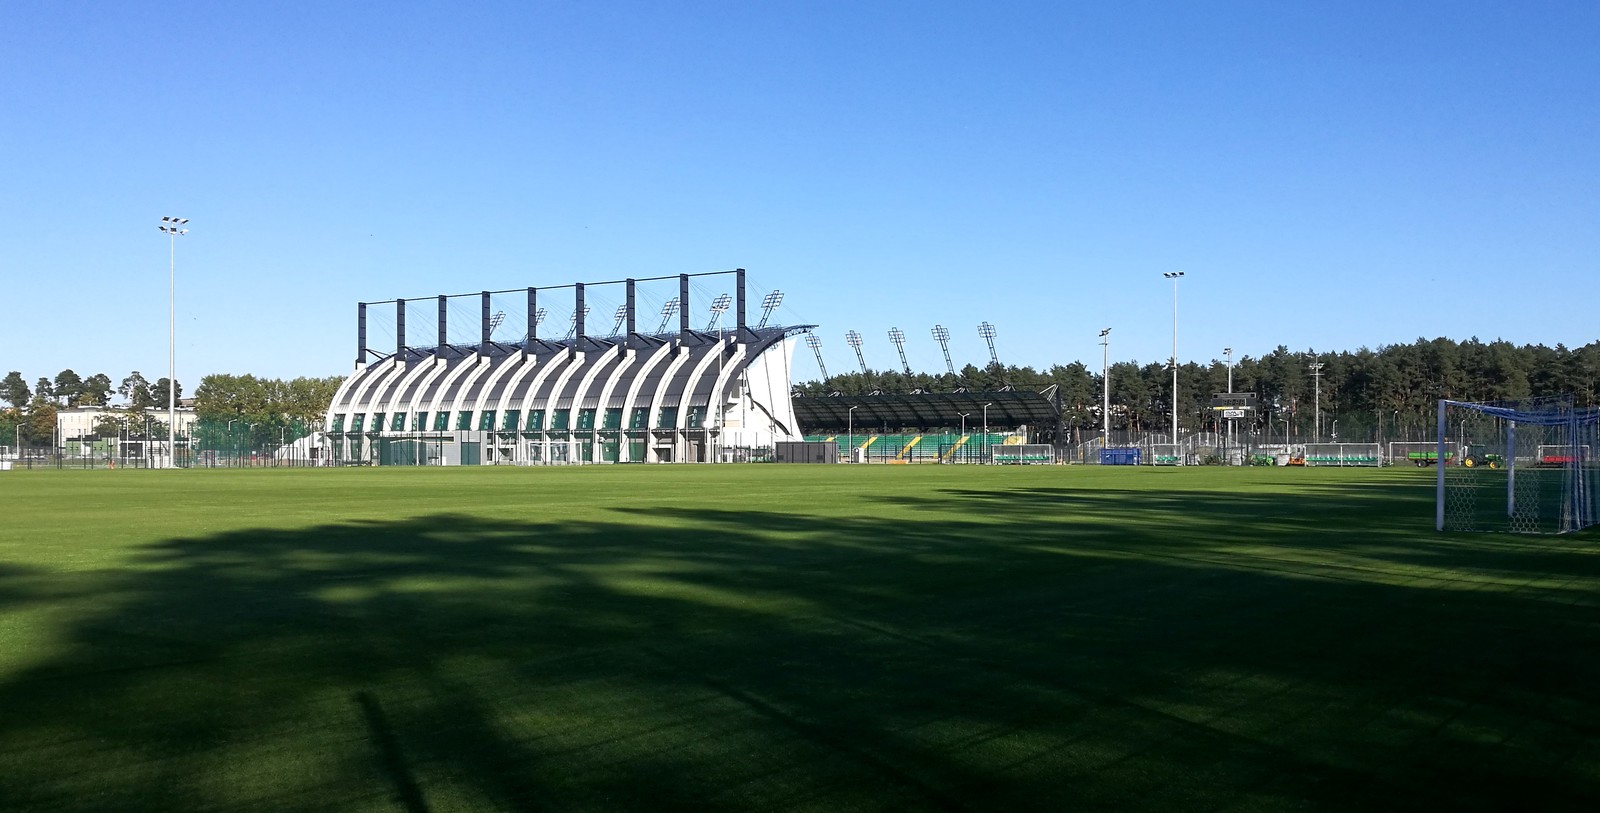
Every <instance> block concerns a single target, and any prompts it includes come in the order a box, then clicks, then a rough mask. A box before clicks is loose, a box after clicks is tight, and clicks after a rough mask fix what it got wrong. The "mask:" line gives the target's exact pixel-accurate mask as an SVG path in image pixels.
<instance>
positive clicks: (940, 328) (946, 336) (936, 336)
mask: <svg viewBox="0 0 1600 813" xmlns="http://www.w3.org/2000/svg"><path fill="white" fill-rule="evenodd" d="M933 340H934V341H936V342H938V343H939V349H940V350H942V351H944V369H945V372H947V373H949V374H951V375H955V374H956V365H955V364H954V363H953V362H951V361H950V331H949V330H948V329H947V328H945V326H944V325H934V326H933Z"/></svg>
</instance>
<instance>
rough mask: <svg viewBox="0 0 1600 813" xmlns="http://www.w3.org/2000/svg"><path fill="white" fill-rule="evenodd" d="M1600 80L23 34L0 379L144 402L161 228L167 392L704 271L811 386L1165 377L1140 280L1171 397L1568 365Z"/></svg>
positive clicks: (652, 7)
mask: <svg viewBox="0 0 1600 813" xmlns="http://www.w3.org/2000/svg"><path fill="white" fill-rule="evenodd" d="M1597 41H1600V4H1595V3H1587V2H1569V3H1516V4H1486V3H1469V2H1449V3H1404V4H1396V3H1359V2H1339V3H1331V2H1330V3H1282V2H1260V3H1206V4H1177V3H1172V4H1135V3H1076V4H1075V3H1061V2H1055V3H1036V4H1034V3H1028V4H995V3H935V2H906V3H889V2H880V3H822V2H815V3H777V2H772V3H735V2H728V3H687V2H686V3H594V2H586V3H526V2H522V3H504V4H501V3H491V2H484V3H478V4H470V5H456V4H437V5H432V4H402V3H385V4H376V3H374V4H361V3H350V4H326V3H317V4H310V3H307V4H291V3H271V4H247V3H239V4H234V3H228V4H224V3H213V4H198V5H197V6H195V7H175V6H172V5H170V4H136V3H125V2H124V3H60V4H55V3H52V4H23V5H20V6H14V7H12V8H10V9H8V11H7V20H6V23H5V24H4V25H3V26H0V72H3V75H4V76H5V77H6V81H5V82H3V83H0V111H4V112H3V113H0V154H3V155H4V156H5V158H4V161H3V163H0V214H3V215H4V217H5V221H6V222H7V223H9V224H10V225H11V229H10V239H8V240H5V241H3V242H0V290H3V293H0V301H3V302H5V303H6V304H5V306H4V307H3V308H0V310H3V312H4V313H3V315H0V340H3V347H4V348H5V356H4V358H3V359H0V367H4V369H7V370H9V369H20V370H22V371H23V372H24V373H25V374H26V375H27V376H28V377H29V380H30V381H31V380H32V379H34V378H37V377H38V376H41V375H53V374H54V373H55V372H56V371H58V370H60V369H62V368H63V367H72V368H74V369H75V370H77V371H78V372H79V373H80V374H84V375H87V374H89V373H93V372H106V373H108V374H110V375H111V376H112V377H113V378H120V377H121V376H122V375H124V374H126V373H127V372H128V371H129V370H132V369H139V370H141V371H143V372H145V373H146V375H147V376H148V377H150V378H151V379H152V380H153V379H155V378H156V377H158V376H159V375H164V374H165V371H166V354H167V272H168V267H167V266H168V245H167V242H166V240H165V239H164V238H163V237H161V235H160V234H159V233H158V232H157V231H156V228H155V226H156V223H157V221H158V220H159V218H160V216H161V215H165V214H173V215H182V216H185V217H189V218H191V219H192V221H193V222H192V223H191V228H192V232H191V233H190V234H189V235H188V236H187V237H185V238H183V239H182V240H181V242H180V244H179V246H178V254H177V269H178V272H177V273H178V279H179V283H178V311H179V314H178V369H179V379H180V380H181V381H183V382H184V383H185V385H186V387H187V388H188V389H192V388H193V386H194V384H195V383H197V382H198V379H199V377H200V376H201V375H204V374H207V373H220V372H228V373H255V374H257V375H264V376H273V377H292V376H296V375H337V374H344V373H347V372H348V371H349V370H350V368H351V363H352V360H353V356H354V350H353V347H354V343H355V324H354V311H355V303H356V302H358V301H363V300H366V301H373V300H383V299H391V298H394V297H396V296H402V297H422V296H430V295H435V294H440V293H461V292H468V291H477V290H484V289H496V290H497V289H508V288H517V287H522V286H527V285H558V284H564V283H568V282H572V281H582V280H609V279H618V278H621V277H628V276H637V277H643V276H654V275H663V274H677V273H685V272H704V271H716V270H722V269H728V268H733V267H736V266H738V267H744V268H746V269H749V273H750V280H751V283H752V285H753V286H754V288H755V289H756V291H757V292H758V293H759V292H761V291H765V290H770V289H773V288H779V289H782V290H783V291H784V292H785V294H786V298H785V302H784V306H783V308H782V309H781V310H780V311H779V312H778V314H777V315H776V316H775V320H777V321H782V322H785V323H806V324H817V325H820V336H821V338H822V341H823V345H824V350H825V353H826V356H827V359H828V364H829V367H830V369H832V370H833V371H835V372H838V371H843V370H846V369H849V368H850V367H851V366H853V364H854V358H853V356H852V355H850V351H849V348H848V347H846V345H845V343H844V339H843V335H844V333H845V331H846V330H850V329H855V330H858V331H860V332H861V333H862V334H863V335H864V336H865V337H866V346H865V348H864V349H865V352H866V355H867V361H868V363H869V364H870V365H871V366H873V367H875V368H889V367H892V366H897V361H896V359H895V356H894V351H893V348H892V346H891V345H890V344H889V342H888V341H887V339H886V338H885V332H886V331H887V330H888V329H889V328H891V327H900V328H902V329H903V330H904V331H905V332H906V334H907V335H908V336H909V337H910V343H909V344H908V346H907V354H908V355H909V356H910V359H911V363H912V365H913V366H914V367H917V368H921V369H930V370H931V369H937V368H939V367H941V366H942V360H941V358H940V356H939V351H938V347H937V345H935V344H934V343H933V342H932V340H931V339H930V338H929V337H928V331H929V328H931V327H932V326H933V325H934V324H935V323H942V324H944V325H946V326H948V327H949V328H950V330H951V333H952V336H953V338H952V342H951V345H952V346H951V351H952V354H953V355H954V356H955V357H956V363H957V364H958V365H959V364H961V363H964V362H968V361H971V362H976V363H982V362H983V361H984V360H986V358H987V350H986V349H985V348H984V347H983V345H982V343H981V340H980V339H979V338H978V336H977V332H976V325H977V324H978V323H979V322H980V321H984V320H987V321H989V322H992V323H993V324H994V325H995V327H996V329H997V330H998V332H999V338H998V340H997V343H998V346H999V353H1000V356H1001V359H1002V360H1003V361H1006V362H1008V363H1016V364H1031V365H1036V366H1040V365H1048V364H1051V363H1057V362H1062V363H1065V362H1071V361H1074V360H1081V361H1084V362H1085V363H1088V364H1089V365H1090V366H1091V367H1098V365H1099V359H1100V347H1099V345H1098V339H1097V338H1096V334H1097V333H1098V331H1099V329H1100V328H1102V327H1106V326H1110V327H1112V328H1113V332H1112V345H1111V355H1112V357H1113V359H1121V360H1129V359H1136V360H1139V361H1141V362H1148V361H1159V360H1162V359H1165V358H1166V357H1167V356H1168V355H1169V354H1170V352H1171V350H1170V347H1171V341H1172V289H1171V286H1170V284H1168V283H1167V282H1166V281H1165V280H1163V279H1162V277H1161V274H1162V272H1164V271H1183V272H1185V273H1186V277H1185V278H1184V280H1183V282H1182V287H1181V288H1180V292H1179V297H1180V301H1179V309H1180V314H1179V320H1180V322H1179V340H1178V341H1179V351H1178V354H1179V356H1180V358H1182V359H1184V360H1191V359H1194V360H1200V361H1205V360H1209V359H1212V358H1218V357H1220V356H1221V352H1222V348H1223V347H1225V346H1232V347H1233V348H1235V353H1236V355H1239V356H1243V355H1251V356H1255V355H1260V354H1263V353H1267V352H1270V351H1271V350H1272V348H1274V347H1275V346H1277V345H1278V344H1280V343H1281V344H1286V345H1288V346H1290V347H1291V348H1293V349H1297V350H1303V349H1310V348H1316V349H1334V350H1338V349H1354V348H1357V347H1360V346H1369V347H1376V346H1379V345H1383V344H1390V343H1397V342H1407V341H1411V340H1413V339H1415V338H1417V337H1418V336H1426V337H1433V336H1441V335H1442V336H1449V337H1452V338H1457V339H1465V338H1468V337H1470V336H1479V337H1481V338H1483V339H1486V340H1487V339H1492V338H1496V337H1503V338H1505V339H1508V340H1511V341H1514V342H1518V343H1529V342H1538V343H1544V344H1549V345H1554V344H1556V343H1558V342H1559V343H1565V344H1567V345H1569V346H1570V345H1581V344H1585V343H1588V342H1591V341H1594V340H1596V339H1597V338H1600V320H1597V319H1596V318H1595V316H1594V302H1595V300H1596V293H1597V291H1600V283H1597V281H1596V274H1597V272H1600V207H1597V202H1600V151H1597V150H1596V149H1595V146H1596V145H1597V144H1600V48H1596V47H1595V45H1594V43H1595V42H1597ZM614 301H615V300H604V299H602V300H601V302H602V304H606V305H609V303H610V302H614ZM701 304H702V307H703V302H702V303H701ZM471 310H472V309H471V308H465V309H464V312H468V313H470V312H471ZM697 310H698V309H697ZM591 320H592V321H596V322H602V323H604V324H605V326H609V323H610V318H609V310H606V311H602V312H601V314H597V315H592V316H591ZM695 320H696V321H697V322H699V321H703V320H704V317H703V315H701V314H698V313H697V315H696V317H695ZM378 321H379V324H376V325H375V330H376V333H377V335H375V337H374V341H375V343H381V342H382V341H384V339H382V330H383V329H384V325H383V324H382V321H383V320H382V319H380V320H378ZM457 321H458V322H462V321H464V320H457ZM459 327H460V328H461V329H462V331H464V335H463V339H464V338H465V336H469V335H471V334H472V329H471V328H470V327H469V326H467V325H465V324H460V325H459ZM426 330H428V331H431V327H429V328H427V329H426ZM456 332H457V331H454V330H453V331H452V334H453V337H454V335H455V334H456ZM414 343H426V340H425V339H424V340H419V341H416V342H414ZM797 358H798V361H797V368H796V377H797V378H809V377H813V376H814V375H815V363H814V362H813V361H811V360H810V358H809V354H808V353H807V352H806V351H805V350H804V349H803V348H802V350H801V353H800V355H799V356H798V357H797Z"/></svg>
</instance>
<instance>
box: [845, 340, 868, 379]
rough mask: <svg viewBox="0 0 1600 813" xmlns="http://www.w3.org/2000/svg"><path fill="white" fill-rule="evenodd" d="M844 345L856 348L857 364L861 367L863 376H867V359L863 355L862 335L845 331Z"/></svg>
mask: <svg viewBox="0 0 1600 813" xmlns="http://www.w3.org/2000/svg"><path fill="white" fill-rule="evenodd" d="M844 343H845V344H848V345H850V346H851V347H853V348H855V351H856V363H858V364H860V365H861V374H862V375H867V359H866V357H865V356H863V355H861V334H860V333H857V332H855V331H854V330H849V331H845V334H844Z"/></svg>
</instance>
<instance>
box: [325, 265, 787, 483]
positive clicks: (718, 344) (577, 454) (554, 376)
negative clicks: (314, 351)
mask: <svg viewBox="0 0 1600 813" xmlns="http://www.w3.org/2000/svg"><path fill="white" fill-rule="evenodd" d="M719 275H732V276H733V277H734V287H735V289H736V292H737V294H736V297H732V298H730V297H726V296H722V297H717V298H716V299H714V300H713V301H712V302H711V303H710V304H711V309H712V314H713V320H712V324H713V325H714V324H715V322H716V320H717V317H719V316H720V315H721V313H722V312H724V311H726V310H727V309H728V306H729V305H730V304H731V305H734V306H735V315H734V324H733V325H731V326H728V327H726V328H723V329H716V328H714V327H713V328H711V329H705V330H695V329H693V328H692V327H691V326H690V314H691V308H690V306H689V303H690V293H691V286H690V282H691V277H706V276H719ZM671 279H676V280H677V282H678V289H679V290H678V295H677V297H676V298H675V299H672V300H668V305H669V307H665V308H663V310H662V314H663V316H662V322H661V324H660V325H659V326H658V328H657V330H655V331H642V330H640V329H638V324H637V322H638V316H639V314H638V308H637V307H636V306H637V298H636V294H637V286H639V285H640V284H641V283H660V282H662V281H665V280H671ZM597 286H610V287H611V288H619V287H620V288H622V289H623V290H624V292H625V293H624V297H625V301H624V303H623V304H622V305H621V306H619V308H618V310H617V320H616V324H615V325H614V326H613V328H612V330H611V331H610V332H609V334H607V335H597V334H595V333H591V332H590V331H589V330H588V325H587V320H586V318H585V317H586V315H587V314H588V312H589V311H590V310H591V308H590V307H589V305H588V304H587V303H586V301H585V297H586V295H590V296H591V297H592V294H593V289H594V288H595V287H597ZM560 289H571V293H572V295H573V300H572V303H573V311H572V320H571V327H570V329H569V330H568V331H567V334H566V335H565V336H563V337H561V338H547V337H542V336H540V335H539V329H540V325H541V323H542V322H543V321H544V316H545V313H546V311H547V308H545V307H541V305H549V306H550V307H556V305H555V304H554V298H553V297H552V296H551V292H552V291H554V290H557V289H552V288H527V289H517V290H515V291H498V292H489V291H486V292H483V293H482V294H467V295H464V296H465V297H477V298H478V299H479V300H480V301H481V308H480V314H479V316H480V318H479V320H478V321H479V323H480V335H479V337H478V341H476V342H474V343H471V344H466V345H463V344H459V343H452V342H450V341H449V327H448V323H449V321H450V320H449V314H450V308H451V305H452V302H451V300H460V299H462V298H463V296H461V295H458V296H439V297H437V298H429V299H427V300H390V301H388V302H378V303H361V304H360V305H359V306H358V309H357V322H358V324H357V336H358V338H357V349H356V369H355V372H354V373H353V374H352V375H351V376H350V377H349V378H348V379H346V380H345V381H344V383H343V384H342V385H341V386H340V388H339V390H338V392H337V393H336V394H335V396H334V398H333V402H332V405H331V407H330V408H329V410H328V418H327V426H326V433H327V436H328V439H329V443H330V445H331V446H332V452H333V455H332V459H333V461H334V462H335V463H344V464H350V463H364V464H383V465H457V464H460V465H476V464H492V463H511V464H534V465H537V464H563V463H636V462H648V463H668V462H709V461H714V460H718V459H723V460H731V459H739V458H740V457H742V456H745V455H746V454H747V453H740V451H739V450H752V449H764V448H765V449H770V448H771V447H772V445H773V444H774V443H775V442H777V441H781V440H787V439H798V438H799V436H800V431H799V429H798V427H797V426H796V423H795V418H794V413H793V411H792V409H791V408H790V405H789V388H790V385H789V362H790V359H791V357H792V355H793V352H794V339H795V337H796V336H798V335H800V334H803V333H805V332H807V331H808V330H809V329H810V328H811V326H809V325H801V326H788V327H785V326H768V324H767V322H768V319H769V318H770V316H771V311H772V306H773V305H775V304H776V303H775V302H774V301H773V299H772V296H771V295H769V297H768V300H767V302H766V303H764V305H765V312H764V314H763V316H762V319H761V321H760V322H759V323H758V324H756V325H754V326H752V325H751V324H749V322H748V321H747V318H746V302H745V273H744V270H743V269H737V270H735V271H726V272H713V273H712V274H696V275H689V274H684V275H679V276H678V277H676V278H673V277H657V278H651V279H641V280H632V279H630V280H619V281H616V282H611V283H590V284H584V283H578V284H574V285H568V286H560ZM508 294H514V295H515V296H517V297H518V298H520V297H521V296H523V295H526V311H525V315H526V325H527V329H526V332H525V333H524V334H523V335H522V336H521V337H520V338H519V339H517V340H515V341H511V342H506V343H502V342H499V341H495V340H494V339H493V334H494V332H495V330H496V329H497V328H499V327H500V326H501V325H502V324H503V323H504V322H505V317H504V311H494V304H495V303H496V301H497V299H503V298H504V297H505V296H506V295H508ZM780 296H781V295H780ZM730 299H731V301H730ZM425 301H436V302H437V308H438V310H437V313H438V317H437V328H438V341H437V342H435V343H434V344H432V345H428V346H422V347H419V346H413V345H410V344H408V343H407V340H406V315H407V313H408V304H409V305H411V306H413V307H414V305H415V304H416V303H419V302H425ZM390 304H392V305H394V307H395V310H394V323H393V325H394V335H395V345H394V352H393V353H388V354H385V353H383V352H382V351H379V350H377V349H376V348H374V347H370V346H369V345H368V342H367V339H368V331H367V329H368V316H369V312H370V309H371V308H373V306H383V305H390ZM671 315H677V316H678V317H679V319H678V326H677V327H678V329H677V330H676V331H670V332H669V331H667V330H666V329H665V328H666V326H667V323H668V319H669V317H670V316H671Z"/></svg>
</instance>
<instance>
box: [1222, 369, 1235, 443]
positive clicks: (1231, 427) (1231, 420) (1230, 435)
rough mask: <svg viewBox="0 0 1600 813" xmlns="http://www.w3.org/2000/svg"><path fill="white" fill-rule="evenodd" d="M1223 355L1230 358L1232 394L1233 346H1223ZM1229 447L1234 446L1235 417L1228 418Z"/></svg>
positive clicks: (1230, 407) (1229, 371) (1229, 373)
mask: <svg viewBox="0 0 1600 813" xmlns="http://www.w3.org/2000/svg"><path fill="white" fill-rule="evenodd" d="M1222 357H1223V358H1225V359H1227V360H1228V394H1229V395H1232V394H1233V348H1231V347H1224V348H1222ZM1228 408H1229V409H1232V408H1233V405H1232V404H1229V405H1228ZM1228 448H1230V449H1232V448H1233V419H1232V418H1229V419H1228Z"/></svg>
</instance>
